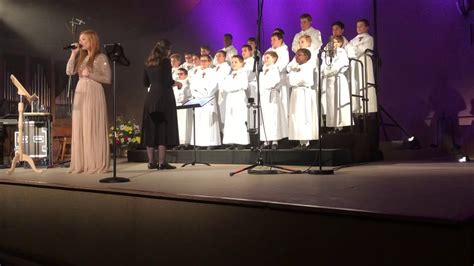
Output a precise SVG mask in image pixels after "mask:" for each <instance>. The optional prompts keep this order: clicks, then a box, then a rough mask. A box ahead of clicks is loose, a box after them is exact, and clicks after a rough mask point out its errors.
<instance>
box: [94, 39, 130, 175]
mask: <svg viewBox="0 0 474 266" xmlns="http://www.w3.org/2000/svg"><path fill="white" fill-rule="evenodd" d="M104 48H105V50H106V52H107V56H108V57H109V59H110V60H111V61H112V62H113V90H114V132H113V136H114V139H113V144H112V145H113V150H114V165H113V168H114V170H113V172H114V173H113V176H112V177H107V178H103V179H101V180H99V182H100V183H125V182H130V179H128V178H126V177H118V176H117V143H116V138H117V134H116V131H117V100H116V95H117V94H116V89H117V88H116V87H117V86H116V81H115V78H116V75H115V67H116V64H117V63H118V64H119V65H121V66H129V65H130V61H128V59H127V58H126V57H125V54H124V52H123V48H122V46H120V43H114V44H106V45H104Z"/></svg>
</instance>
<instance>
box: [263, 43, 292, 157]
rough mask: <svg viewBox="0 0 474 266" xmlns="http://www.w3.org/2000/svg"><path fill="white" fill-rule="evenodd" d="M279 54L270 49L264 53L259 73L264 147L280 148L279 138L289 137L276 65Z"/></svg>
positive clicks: (278, 71)
mask: <svg viewBox="0 0 474 266" xmlns="http://www.w3.org/2000/svg"><path fill="white" fill-rule="evenodd" d="M277 60H279V59H278V55H277V53H275V52H273V51H268V52H266V53H265V54H264V55H263V61H264V66H263V72H262V73H261V74H260V75H259V84H260V103H261V112H262V115H261V119H260V141H263V142H264V143H263V148H269V147H270V145H271V148H272V149H274V150H276V149H278V140H280V139H282V138H286V137H288V118H287V116H286V114H285V112H284V110H283V103H282V100H281V96H280V87H279V86H278V84H279V83H280V70H279V69H278V67H277V66H276V65H275V62H277Z"/></svg>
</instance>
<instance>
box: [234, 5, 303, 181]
mask: <svg viewBox="0 0 474 266" xmlns="http://www.w3.org/2000/svg"><path fill="white" fill-rule="evenodd" d="M257 4H258V19H257V28H258V29H257V47H256V48H255V51H254V68H253V70H254V71H255V77H256V79H257V104H256V105H255V108H256V109H257V120H258V121H257V147H256V148H255V149H254V150H257V161H256V162H255V163H254V164H252V165H250V166H247V167H245V168H242V169H239V170H237V171H234V172H230V173H229V175H230V176H234V175H236V174H238V173H241V172H243V171H245V170H247V172H248V173H249V174H258V175H269V174H278V171H277V170H274V169H272V168H275V169H280V170H285V171H288V172H290V173H299V172H300V171H297V170H293V169H289V168H285V167H282V166H277V165H272V164H265V163H264V161H263V157H262V147H260V145H258V144H259V143H260V134H261V132H260V131H261V130H260V119H261V111H262V105H261V101H260V62H259V61H260V60H259V57H258V53H257V50H258V48H260V43H261V29H262V14H263V0H258V1H257ZM258 166H267V167H270V169H259V170H253V168H255V167H258Z"/></svg>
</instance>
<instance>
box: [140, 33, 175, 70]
mask: <svg viewBox="0 0 474 266" xmlns="http://www.w3.org/2000/svg"><path fill="white" fill-rule="evenodd" d="M170 50H171V42H170V41H168V40H167V39H162V40H160V41H159V42H157V43H156V44H155V47H153V49H151V52H150V55H149V56H148V58H147V60H146V62H145V65H146V66H158V65H159V64H160V62H161V60H162V59H163V58H166V57H168V55H169V53H170Z"/></svg>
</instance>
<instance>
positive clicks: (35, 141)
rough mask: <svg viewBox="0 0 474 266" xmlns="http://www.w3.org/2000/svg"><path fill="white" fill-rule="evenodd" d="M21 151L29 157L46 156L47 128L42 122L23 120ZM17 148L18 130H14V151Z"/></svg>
mask: <svg viewBox="0 0 474 266" xmlns="http://www.w3.org/2000/svg"><path fill="white" fill-rule="evenodd" d="M23 134H24V135H23V152H24V153H25V154H28V155H29V156H30V157H31V158H33V159H35V158H47V157H48V128H47V127H46V125H45V123H44V122H36V121H28V122H25V126H24V133H23ZM17 149H18V131H15V151H16V150H17Z"/></svg>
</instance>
